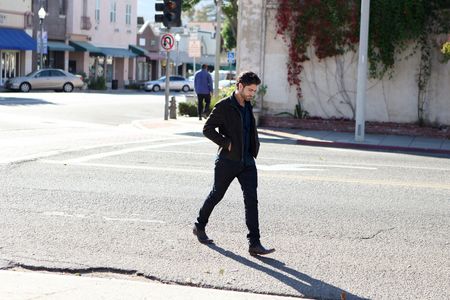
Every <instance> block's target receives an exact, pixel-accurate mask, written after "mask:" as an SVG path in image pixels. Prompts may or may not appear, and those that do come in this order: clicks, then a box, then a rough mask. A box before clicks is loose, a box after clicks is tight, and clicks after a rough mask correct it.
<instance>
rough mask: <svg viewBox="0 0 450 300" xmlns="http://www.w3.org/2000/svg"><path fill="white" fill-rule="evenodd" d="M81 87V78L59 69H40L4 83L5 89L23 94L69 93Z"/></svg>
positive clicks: (82, 83)
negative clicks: (40, 91)
mask: <svg viewBox="0 0 450 300" xmlns="http://www.w3.org/2000/svg"><path fill="white" fill-rule="evenodd" d="M83 85H84V82H83V78H82V77H81V76H79V75H73V74H71V73H69V72H66V71H64V70H60V69H42V70H39V71H34V72H31V73H30V74H28V75H26V76H22V77H14V78H11V79H8V80H7V81H6V82H5V88H6V89H8V90H17V91H21V92H24V93H26V92H29V91H30V90H56V91H64V92H67V93H70V92H72V91H73V89H74V88H82V87H83Z"/></svg>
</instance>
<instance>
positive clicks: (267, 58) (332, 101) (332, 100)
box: [237, 0, 450, 124]
mask: <svg viewBox="0 0 450 300" xmlns="http://www.w3.org/2000/svg"><path fill="white" fill-rule="evenodd" d="M243 2H245V3H243ZM263 2H264V3H265V2H266V1H264V0H263V1H261V0H249V1H243V0H241V1H240V6H239V8H240V9H241V11H240V12H239V16H240V19H239V20H240V25H239V29H238V30H239V33H238V57H237V60H238V71H242V70H247V69H251V70H253V71H255V72H257V73H259V74H260V75H261V78H262V79H263V83H265V84H267V86H268V89H267V94H266V96H265V97H264V108H266V110H267V112H268V113H271V114H275V113H279V112H290V113H293V112H294V109H295V105H296V104H297V93H296V89H295V87H290V86H289V84H288V82H287V66H286V64H287V59H288V48H287V45H286V43H285V42H284V40H283V39H282V37H281V36H279V35H277V34H276V23H275V22H276V18H275V15H276V5H275V4H269V5H268V7H264V5H265V4H264V5H263ZM267 2H272V3H273V2H274V1H270V0H268V1H267ZM261 28H262V29H263V30H262V33H261V34H259V35H258V34H257V33H258V30H261ZM436 39H437V38H436ZM408 51H409V50H408ZM309 56H310V57H311V58H312V59H311V61H309V62H307V63H305V64H304V71H303V73H302V91H303V99H302V104H303V107H304V109H306V110H307V111H308V112H309V114H310V115H311V116H319V117H323V118H332V117H337V118H354V111H355V102H356V78H357V61H358V57H357V53H347V54H346V55H344V56H339V57H334V58H329V59H325V60H322V61H319V60H318V59H317V58H315V56H314V54H313V53H309ZM401 57H403V56H401ZM399 58H400V57H399ZM439 59H440V54H439V51H438V47H436V48H435V49H433V63H432V75H431V78H430V82H429V86H428V93H427V94H426V105H425V113H424V117H425V120H426V121H427V122H428V123H432V124H450V63H447V64H442V63H440V62H439ZM419 62H420V54H416V55H414V56H413V57H411V58H409V59H408V60H405V59H398V60H397V61H396V66H395V72H394V73H393V77H392V78H388V76H386V77H385V78H384V79H383V80H370V81H369V82H368V89H367V101H366V119H367V120H368V121H383V122H385V121H391V122H416V121H417V120H418V85H417V81H416V78H417V73H418V67H419Z"/></svg>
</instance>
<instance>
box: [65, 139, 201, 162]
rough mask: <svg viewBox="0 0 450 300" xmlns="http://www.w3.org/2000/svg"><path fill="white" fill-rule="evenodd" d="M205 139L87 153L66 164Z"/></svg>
mask: <svg viewBox="0 0 450 300" xmlns="http://www.w3.org/2000/svg"><path fill="white" fill-rule="evenodd" d="M205 142H206V141H205V140H203V139H202V140H195V141H184V142H177V143H166V144H158V145H147V146H141V147H135V148H128V149H122V150H116V151H109V152H103V153H98V154H92V155H86V156H82V157H78V158H73V159H69V160H66V161H65V163H66V164H74V163H81V162H85V161H88V160H94V159H101V158H105V157H110V156H116V155H122V154H126V153H131V152H138V151H145V150H148V149H157V148H164V147H171V146H181V145H188V144H200V143H205Z"/></svg>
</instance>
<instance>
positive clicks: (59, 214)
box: [42, 211, 166, 224]
mask: <svg viewBox="0 0 450 300" xmlns="http://www.w3.org/2000/svg"><path fill="white" fill-rule="evenodd" d="M42 214H43V215H45V216H51V217H63V218H78V219H88V218H91V219H92V218H93V217H87V216H85V215H81V214H75V215H71V214H68V213H65V212H62V211H46V212H44V213H42ZM101 218H102V219H103V220H105V221H118V222H139V223H158V224H165V223H166V222H164V221H161V220H148V219H139V218H111V217H105V216H103V217H101Z"/></svg>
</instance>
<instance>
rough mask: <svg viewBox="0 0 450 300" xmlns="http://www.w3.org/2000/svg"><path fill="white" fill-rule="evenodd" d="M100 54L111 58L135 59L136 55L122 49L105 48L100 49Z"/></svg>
mask: <svg viewBox="0 0 450 300" xmlns="http://www.w3.org/2000/svg"><path fill="white" fill-rule="evenodd" d="M100 51H101V53H103V54H104V55H106V56H112V57H136V56H137V55H136V54H134V53H133V52H131V51H130V50H128V49H123V48H107V47H100Z"/></svg>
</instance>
